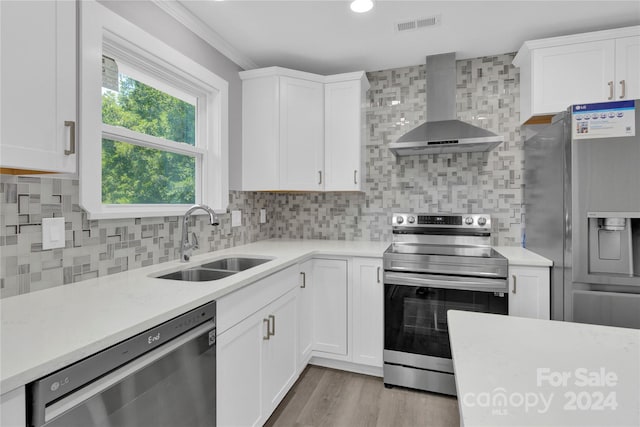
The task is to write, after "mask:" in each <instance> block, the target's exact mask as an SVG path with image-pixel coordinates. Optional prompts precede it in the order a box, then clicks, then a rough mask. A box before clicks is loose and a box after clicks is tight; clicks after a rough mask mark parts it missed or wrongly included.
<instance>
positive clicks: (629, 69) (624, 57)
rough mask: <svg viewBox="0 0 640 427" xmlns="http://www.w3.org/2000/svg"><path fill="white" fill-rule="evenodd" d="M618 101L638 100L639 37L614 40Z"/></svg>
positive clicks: (639, 70) (639, 73)
mask: <svg viewBox="0 0 640 427" xmlns="http://www.w3.org/2000/svg"><path fill="white" fill-rule="evenodd" d="M615 84H616V90H617V97H618V99H638V98H640V36H636V37H624V38H621V39H616V81H615Z"/></svg>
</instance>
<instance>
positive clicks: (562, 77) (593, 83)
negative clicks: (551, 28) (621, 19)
mask: <svg viewBox="0 0 640 427" xmlns="http://www.w3.org/2000/svg"><path fill="white" fill-rule="evenodd" d="M614 58H615V42H614V40H603V41H597V42H589V43H577V44H571V45H563V46H555V47H548V48H541V49H536V50H535V51H534V53H533V71H532V76H531V77H532V95H531V96H532V97H533V114H549V113H554V112H559V111H562V110H565V109H566V108H567V107H568V106H569V105H571V104H579V103H588V102H603V101H607V100H612V99H614V94H613V92H614V90H615V85H614Z"/></svg>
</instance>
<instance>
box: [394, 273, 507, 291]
mask: <svg viewBox="0 0 640 427" xmlns="http://www.w3.org/2000/svg"><path fill="white" fill-rule="evenodd" d="M384 284H385V285H399V286H418V287H423V288H440V289H454V290H461V291H478V292H502V293H506V292H508V290H509V288H508V286H507V285H508V283H507V280H506V279H476V278H462V277H457V276H438V275H434V274H415V273H395V272H390V271H385V272H384Z"/></svg>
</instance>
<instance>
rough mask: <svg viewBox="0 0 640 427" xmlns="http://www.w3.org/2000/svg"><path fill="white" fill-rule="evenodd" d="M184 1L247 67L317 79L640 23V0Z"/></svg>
mask: <svg viewBox="0 0 640 427" xmlns="http://www.w3.org/2000/svg"><path fill="white" fill-rule="evenodd" d="M180 5H182V6H183V8H181V9H182V12H183V14H184V12H187V13H186V14H187V15H188V14H189V12H190V13H191V14H192V16H191V17H190V19H193V18H194V17H197V19H199V20H201V21H202V22H197V23H198V24H202V23H204V24H206V25H193V24H194V23H195V22H196V21H193V20H192V21H191V24H192V25H191V27H192V28H195V27H200V29H201V30H203V29H204V30H205V32H208V33H209V35H210V36H211V35H213V38H216V37H217V36H219V38H221V39H223V41H222V45H225V48H222V49H220V50H221V51H222V52H223V53H225V54H227V55H228V56H230V57H232V59H234V61H235V62H237V63H239V64H240V65H241V66H243V67H244V68H252V67H267V66H273V65H278V66H282V67H287V68H293V69H297V70H301V71H308V72H313V73H318V74H333V73H340V72H348V71H356V70H365V71H375V70H383V69H390V68H398V67H404V66H409V65H416V64H422V63H424V60H425V56H426V55H430V54H435V53H443V52H451V51H454V52H457V58H458V59H464V58H472V57H479V56H487V55H495V54H501V53H506V52H515V51H517V50H518V49H519V48H520V46H521V45H522V43H523V42H524V41H526V40H533V39H538V38H546V37H553V36H560V35H567V34H575V33H581V32H588V31H596V30H603V29H609V28H617V27H624V26H630V25H638V24H640V2H639V1H637V0H633V1H610V0H598V1H591V0H580V1H576V0H570V1H531V0H530V1H519V0H510V1H480V0H475V1H468V0H467V1H461V0H449V1H430V0H420V1H400V0H378V1H376V4H375V7H374V9H373V10H372V11H370V12H368V13H364V14H356V13H353V12H351V10H350V9H349V2H348V1H344V0H325V1H309V0H289V1H267V0H262V1H246V0H226V1H212V0H207V1H202V0H181V1H180ZM180 5H177V6H178V7H179V6H180ZM185 9H186V10H185ZM433 15H441V24H440V25H439V26H436V27H431V28H426V29H422V30H417V31H411V32H403V33H398V32H396V31H395V24H396V23H398V22H403V21H406V20H411V19H416V18H425V17H430V16H433ZM214 32H215V33H217V36H216V34H215V33H214ZM211 38H212V37H209V40H211ZM224 42H226V43H224ZM230 52H231V53H232V54H231V55H229V53H230Z"/></svg>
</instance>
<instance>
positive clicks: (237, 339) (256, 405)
mask: <svg viewBox="0 0 640 427" xmlns="http://www.w3.org/2000/svg"><path fill="white" fill-rule="evenodd" d="M263 331H264V327H263V324H262V313H256V314H254V315H253V316H251V317H249V318H247V319H245V320H243V321H242V322H240V323H238V324H237V325H236V326H234V327H232V328H231V329H229V330H227V331H225V332H224V333H223V334H221V335H220V336H218V340H217V344H216V345H217V347H216V355H217V392H216V395H217V398H216V414H217V415H216V417H217V425H218V426H221V427H223V426H256V425H260V421H261V419H262V408H261V393H260V384H261V382H262V374H261V371H262V334H263Z"/></svg>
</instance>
